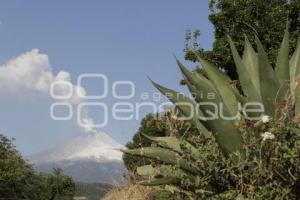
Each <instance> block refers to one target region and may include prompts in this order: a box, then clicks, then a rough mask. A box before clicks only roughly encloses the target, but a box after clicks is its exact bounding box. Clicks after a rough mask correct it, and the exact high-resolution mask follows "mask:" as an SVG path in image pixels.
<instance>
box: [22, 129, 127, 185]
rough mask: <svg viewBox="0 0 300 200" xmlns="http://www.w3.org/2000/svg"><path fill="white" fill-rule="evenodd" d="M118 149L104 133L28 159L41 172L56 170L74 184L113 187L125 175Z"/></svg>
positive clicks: (77, 139) (83, 138)
mask: <svg viewBox="0 0 300 200" xmlns="http://www.w3.org/2000/svg"><path fill="white" fill-rule="evenodd" d="M121 148H123V146H122V145H120V144H119V143H117V142H116V141H114V140H113V139H112V138H111V137H109V136H108V135H106V134H105V133H99V132H97V133H96V132H91V133H84V134H81V135H79V136H77V137H75V138H73V139H71V140H69V141H66V142H64V143H62V144H60V145H57V146H56V147H54V148H52V149H49V150H46V151H42V152H39V153H36V154H34V155H31V156H29V158H28V159H29V161H30V162H32V163H33V164H34V165H35V167H36V169H37V170H39V171H42V172H49V171H51V170H52V169H53V168H54V167H60V168H62V169H63V170H64V173H65V174H67V175H69V176H72V177H73V178H74V179H75V181H81V182H105V183H110V184H112V183H114V184H116V183H118V182H120V181H121V180H122V178H123V174H124V173H125V171H126V170H125V168H124V165H123V163H122V153H121V152H120V151H119V149H121Z"/></svg>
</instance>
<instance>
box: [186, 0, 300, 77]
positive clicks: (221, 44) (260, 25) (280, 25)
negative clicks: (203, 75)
mask: <svg viewBox="0 0 300 200" xmlns="http://www.w3.org/2000/svg"><path fill="white" fill-rule="evenodd" d="M209 7H210V10H211V14H210V15H209V20H210V22H211V23H212V24H213V25H214V28H215V40H214V42H213V48H212V50H204V49H201V48H198V49H196V51H197V52H198V53H199V54H200V55H201V56H202V57H203V58H204V59H205V60H207V61H209V62H211V63H214V64H215V65H216V66H217V67H219V68H222V69H224V70H225V71H226V72H227V74H228V75H229V76H231V77H232V78H233V79H236V70H235V66H234V62H233V58H232V56H231V51H230V48H229V44H228V41H227V35H230V36H231V37H232V38H233V40H234V41H235V42H236V43H235V45H236V46H237V48H238V50H239V52H240V53H241V52H242V50H243V44H244V35H247V37H248V38H249V40H250V42H251V43H252V44H254V36H255V35H257V36H258V37H259V38H260V39H261V40H262V43H263V45H264V47H265V48H266V50H267V52H268V56H269V57H270V60H271V62H272V64H273V65H274V63H275V62H276V55H277V49H278V48H279V46H280V44H281V41H282V35H283V32H284V29H285V24H286V23H285V22H286V21H287V19H289V20H290V33H291V40H290V42H291V46H292V50H293V49H294V48H295V46H296V44H297V40H298V37H299V36H300V35H299V33H300V12H299V9H300V1H299V0H265V1H261V0H211V1H210V3H209ZM196 32H198V31H196ZM198 35H199V34H198ZM198 35H197V36H198ZM193 36H195V35H193ZM193 36H192V32H191V31H188V32H187V35H186V48H185V52H186V54H185V58H186V59H187V60H191V61H194V62H195V61H196V57H195V55H194V53H193V50H195V46H196V47H199V46H200V44H198V45H195V44H194V43H195V38H194V37H193ZM190 43H192V44H190Z"/></svg>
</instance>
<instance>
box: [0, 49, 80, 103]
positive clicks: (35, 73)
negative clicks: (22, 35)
mask: <svg viewBox="0 0 300 200" xmlns="http://www.w3.org/2000/svg"><path fill="white" fill-rule="evenodd" d="M56 81H63V82H67V83H69V85H71V87H72V90H73V94H72V95H71V97H70V98H69V99H68V100H67V101H70V102H71V103H73V104H78V103H80V102H81V100H82V99H81V98H80V95H79V94H81V96H84V95H85V90H84V88H82V87H79V86H76V85H73V84H72V83H71V76H70V73H68V72H65V71H60V72H58V74H57V75H55V74H54V73H53V71H52V68H51V65H50V61H49V57H48V55H46V54H42V53H40V52H39V50H38V49H32V50H31V51H28V52H26V53H23V54H21V55H20V56H18V57H15V58H13V59H11V60H10V61H8V62H7V63H6V64H4V65H0V91H1V92H2V93H3V92H8V93H9V94H18V93H20V92H21V93H25V92H29V91H34V92H40V93H44V94H47V95H50V87H51V84H52V83H54V82H56ZM65 86H66V85H61V84H57V85H56V87H54V90H55V91H54V92H55V94H60V95H63V94H65V93H67V92H68V88H66V87H65Z"/></svg>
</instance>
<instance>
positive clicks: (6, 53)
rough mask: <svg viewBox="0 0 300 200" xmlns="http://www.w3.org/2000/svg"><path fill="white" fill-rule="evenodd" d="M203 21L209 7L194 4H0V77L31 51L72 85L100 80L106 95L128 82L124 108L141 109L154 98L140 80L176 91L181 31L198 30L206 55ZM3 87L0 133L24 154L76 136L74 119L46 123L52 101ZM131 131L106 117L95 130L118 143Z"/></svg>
mask: <svg viewBox="0 0 300 200" xmlns="http://www.w3.org/2000/svg"><path fill="white" fill-rule="evenodd" d="M208 14H209V9H208V1H200V0H189V1H182V0H181V1H180V0H165V1H158V0H156V1H140V0H139V1H138V0H130V1H121V0H110V1H108V0H107V1H106V0H103V1H96V0H91V1H70V0H69V1H58V0H56V1H31V0H28V1H16V0H10V1H1V2H0V52H1V53H0V65H1V66H0V70H1V67H5V66H6V67H7V65H5V64H6V63H7V62H8V61H9V60H12V59H14V58H16V57H18V56H20V55H21V54H24V53H26V52H30V51H31V50H32V49H38V50H39V52H40V53H41V54H45V55H47V56H48V58H49V65H50V67H51V70H52V72H53V74H55V75H57V73H59V72H60V71H62V70H63V71H66V72H68V73H69V74H70V76H71V82H72V83H75V82H76V79H77V77H78V76H79V75H80V74H83V73H102V74H105V75H106V76H107V77H108V82H109V88H111V86H112V83H113V82H114V81H118V80H128V81H132V82H133V83H135V89H136V95H135V96H134V97H133V98H132V99H130V102H133V103H134V102H140V101H141V99H140V94H141V93H142V92H149V93H151V92H155V89H154V88H153V86H152V85H151V84H150V82H149V80H148V79H147V76H150V77H151V78H152V79H154V80H155V81H157V82H159V83H161V84H163V85H165V86H168V87H170V88H175V89H176V88H177V89H180V88H179V87H180V86H179V84H178V83H179V80H180V78H181V75H180V73H179V71H178V68H177V67H176V64H175V61H174V57H173V54H175V55H176V56H178V58H180V59H181V60H183V51H182V50H183V47H184V33H185V30H186V29H188V28H189V29H192V30H194V29H200V30H201V38H200V43H201V47H202V48H205V49H209V48H211V44H212V40H213V27H212V25H211V24H210V23H209V21H208ZM30 55H31V54H30ZM20 62H21V61H20ZM22 62H23V61H22ZM187 65H188V66H189V67H193V66H194V64H193V63H187ZM0 72H1V71H0ZM5 76H6V74H5V73H4V74H2V76H1V75H0V84H3V82H4V81H3V80H4V79H7V80H11V79H9V78H7V77H5ZM21 77H22V76H21ZM1 78H2V79H3V80H2V82H1ZM11 81H12V80H11ZM15 81H19V82H22V81H23V80H15ZM24 81H25V80H24ZM16 85H17V84H16ZM20 85H21V86H22V83H20V84H19V85H17V86H14V85H13V86H11V87H20ZM2 86H3V85H2ZM33 86H34V85H33ZM3 88H4V89H3ZM3 88H2V90H1V85H0V95H1V99H0V111H1V112H0V133H2V134H4V135H7V136H9V137H15V138H16V139H17V140H16V145H17V148H18V149H19V150H20V151H21V152H22V153H23V154H30V153H33V152H37V151H40V150H43V149H46V148H49V147H51V146H53V145H55V144H57V143H59V142H60V141H62V140H65V139H68V138H70V137H73V136H74V135H76V134H79V133H80V132H81V130H80V128H79V127H78V126H77V125H76V123H75V122H74V121H75V120H69V121H59V122H57V121H53V120H51V119H50V117H49V107H50V105H51V103H52V100H51V99H49V98H47V97H46V96H45V95H44V94H41V92H38V91H35V90H33V91H28V92H26V90H29V89H28V88H29V86H28V87H27V89H24V88H23V89H22V88H21V89H19V90H16V91H14V92H11V91H10V92H8V91H6V89H7V87H6V86H5V87H4V86H3ZM98 88H99V84H98V83H97V82H90V83H89V85H88V86H86V91H87V93H90V94H92V93H95V92H97V91H98ZM100 88H101V87H100ZM39 91H40V90H39ZM101 102H103V103H107V104H108V105H109V106H112V104H113V103H114V102H115V99H114V98H113V97H112V95H110V94H109V96H108V97H107V98H105V99H103V100H101ZM146 113H147V110H144V111H142V112H141V114H142V115H144V114H146ZM98 115H99V113H98V114H95V115H94V116H93V117H94V118H95V120H97V118H98V117H99V118H101V117H100V116H98ZM138 126H139V121H136V120H130V121H123V122H119V121H115V120H113V119H112V118H111V117H110V118H109V122H108V125H107V126H105V127H103V128H101V129H100V130H101V131H104V132H106V133H107V134H109V135H110V136H111V137H113V138H114V139H116V140H117V141H118V142H120V143H122V144H125V143H126V142H127V141H128V140H130V138H131V136H132V135H133V134H134V132H135V131H136V130H137V128H138Z"/></svg>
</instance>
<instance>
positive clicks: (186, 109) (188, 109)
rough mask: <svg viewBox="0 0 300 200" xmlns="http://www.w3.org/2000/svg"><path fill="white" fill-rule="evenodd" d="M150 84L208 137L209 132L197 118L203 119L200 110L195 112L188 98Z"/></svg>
mask: <svg viewBox="0 0 300 200" xmlns="http://www.w3.org/2000/svg"><path fill="white" fill-rule="evenodd" d="M152 83H153V85H154V86H155V87H156V88H157V89H158V90H159V91H160V92H161V93H162V94H164V95H165V96H166V97H167V98H168V99H169V100H170V101H171V102H172V103H174V104H175V105H176V106H177V108H179V110H180V111H181V112H182V113H183V114H184V115H185V116H186V117H192V119H191V121H192V122H193V123H194V124H195V125H196V127H197V128H198V129H199V130H200V132H201V133H202V134H203V135H204V136H205V137H210V135H211V134H210V132H209V131H208V130H207V129H206V128H205V127H204V126H203V124H202V123H201V122H200V121H199V118H198V116H202V117H203V113H202V112H201V110H196V105H195V103H194V102H193V101H192V100H191V99H190V98H188V97H186V96H184V95H183V94H180V93H178V92H176V91H174V90H170V89H168V88H166V87H163V86H161V85H159V84H157V83H155V82H153V81H152ZM183 104H184V105H183ZM187 105H188V106H187Z"/></svg>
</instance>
